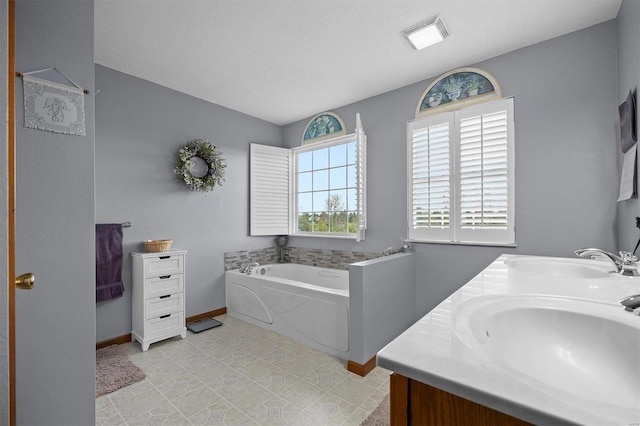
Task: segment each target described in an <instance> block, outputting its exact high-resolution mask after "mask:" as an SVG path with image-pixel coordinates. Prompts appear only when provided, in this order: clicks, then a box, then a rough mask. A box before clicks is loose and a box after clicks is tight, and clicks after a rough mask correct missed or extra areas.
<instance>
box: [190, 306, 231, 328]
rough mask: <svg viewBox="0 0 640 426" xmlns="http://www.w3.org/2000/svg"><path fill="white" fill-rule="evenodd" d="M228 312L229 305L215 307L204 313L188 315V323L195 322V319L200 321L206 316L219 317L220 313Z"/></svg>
mask: <svg viewBox="0 0 640 426" xmlns="http://www.w3.org/2000/svg"><path fill="white" fill-rule="evenodd" d="M226 313H227V307H226V306H225V307H223V308H220V309H215V310H213V311H209V312H204V313H202V314H198V315H194V316H192V317H187V321H186V323H187V324H189V323H190V322H193V321H198V320H201V319H205V318H211V317H217V316H218V315H224V314H226Z"/></svg>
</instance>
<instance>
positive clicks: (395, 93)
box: [0, 0, 640, 415]
mask: <svg viewBox="0 0 640 426" xmlns="http://www.w3.org/2000/svg"><path fill="white" fill-rule="evenodd" d="M88 8H89V7H88V6H87V9H88ZM639 9H640V6H639V5H638V3H637V2H635V1H633V0H624V1H623V2H622V6H621V9H620V12H619V14H618V17H617V18H616V19H613V20H610V21H607V22H604V23H601V24H598V25H595V26H592V27H589V28H585V29H582V30H579V31H576V32H573V33H570V34H567V35H564V36H561V37H558V38H555V39H551V40H547V41H544V42H541V43H539V44H535V45H533V46H529V47H525V48H522V49H519V50H516V51H513V52H509V53H505V54H502V55H500V56H497V57H493V58H490V59H484V60H480V61H478V60H475V61H473V62H472V63H464V64H458V65H460V66H474V67H478V68H480V69H483V70H486V71H487V72H489V73H491V74H492V75H494V76H495V77H496V78H497V79H498V81H499V82H500V84H501V86H502V89H503V92H504V94H505V95H508V96H513V97H514V98H515V102H516V114H517V117H516V134H517V136H516V137H517V142H516V166H515V170H516V172H515V173H516V176H515V180H516V193H515V197H516V223H517V231H516V241H517V247H492V246H482V247H479V246H464V245H445V244H438V245H435V244H414V250H415V257H416V271H415V274H416V277H417V282H416V294H415V298H414V299H415V305H414V306H409V307H407V309H411V310H413V311H415V316H416V318H419V317H421V316H422V315H424V314H425V313H427V312H428V311H429V310H431V309H432V308H433V307H435V306H436V305H437V304H438V303H439V302H440V301H442V300H444V299H445V298H446V297H447V296H449V295H450V294H451V293H453V292H454V291H455V290H457V289H458V288H459V287H460V286H461V285H462V284H464V283H465V282H467V281H468V280H469V279H471V278H472V277H473V276H475V275H476V274H477V273H478V272H479V271H480V270H482V269H483V268H484V267H486V266H487V265H488V264H489V263H491V262H492V261H493V260H494V259H495V258H497V257H498V256H499V255H500V254H502V253H522V254H532V255H546V256H563V257H567V256H571V255H572V253H573V251H574V250H575V249H576V248H579V247H585V246H598V247H602V248H606V249H609V250H617V249H618V248H619V249H627V250H632V249H633V247H634V246H635V242H636V239H637V237H638V231H637V229H636V228H635V224H634V221H633V218H634V217H635V216H636V215H637V213H638V201H637V200H631V201H625V202H619V203H617V202H616V199H617V195H618V184H619V180H620V163H621V159H620V156H619V155H618V154H617V147H618V145H617V143H618V135H617V132H618V130H617V127H616V126H617V122H618V116H617V106H618V105H619V104H620V103H621V102H622V101H623V100H624V99H625V98H626V95H627V93H628V91H629V90H633V89H634V88H636V87H637V85H638V79H639V77H638V76H639V75H640V65H638V59H637V57H635V55H636V53H637V52H636V51H637V49H636V47H637V40H638V38H639V37H640V35H639V32H638V31H639V30H638V29H637V28H638V25H637V24H638V20H639V19H640V17H639V15H640V10H639ZM18 12H19V14H18V21H17V23H18V25H19V26H20V25H22V26H26V27H30V28H31V27H37V26H38V25H36V24H35V23H36V22H37V23H40V22H49V21H51V19H50V18H47V17H46V16H47V14H54V16H58V15H56V13H59V12H55V11H52V10H49V9H47V8H44V7H43V8H42V9H41V10H39V9H38V8H36V7H28V6H27V5H20V8H19V10H18ZM76 12H77V13H79V14H80V15H79V16H84V14H86V16H85V18H86V19H84V20H83V21H82V22H83V24H82V25H81V26H79V27H78V31H81V32H86V34H93V31H94V28H93V21H92V19H93V6H91V10H90V11H89V10H85V8H84V6H82V7H80V8H79V9H77V10H76ZM58 17H59V18H60V19H62V18H66V17H63V16H58ZM49 25H51V26H53V25H54V24H53V23H50V24H49ZM47 29H49V28H47ZM36 31H37V30H36ZM42 31H46V30H42ZM46 34H47V36H50V34H56V32H55V31H51V33H46ZM54 37H55V35H54ZM60 38H61V39H63V40H61V41H67V42H68V41H69V40H67V39H66V38H64V37H62V36H60ZM89 38H90V37H89ZM29 43H33V44H35V42H33V41H29V40H23V39H18V47H19V48H20V49H22V50H21V53H19V54H18V61H17V64H16V67H17V69H21V70H23V69H24V70H26V69H35V68H37V66H38V65H39V64H41V62H47V59H49V61H50V62H51V61H53V58H54V55H53V54H51V53H49V54H47V53H45V52H42V51H41V50H39V49H38V48H36V46H32V45H30V44H29ZM80 48H81V49H86V50H84V51H83V52H84V53H83V58H82V61H78V60H77V58H76V57H75V54H74V55H70V57H68V58H67V61H68V62H75V63H76V64H77V69H75V70H73V72H75V73H79V74H80V75H81V78H80V82H81V83H82V84H84V85H85V86H87V87H89V88H90V89H91V91H92V92H93V91H94V90H95V112H94V111H93V110H92V107H91V106H88V107H87V118H88V123H89V125H90V127H93V126H95V142H94V139H93V137H87V138H81V140H79V141H77V140H72V141H71V142H67V140H66V139H59V140H57V141H56V143H57V146H56V149H58V150H59V151H56V150H54V149H53V148H50V147H48V146H46V142H48V141H47V140H46V138H45V137H44V136H41V135H36V137H35V139H34V141H33V142H34V143H36V144H37V145H36V147H37V149H36V148H34V149H35V150H40V152H38V154H39V155H40V158H41V161H42V163H46V164H43V165H42V166H41V168H43V170H39V171H36V173H34V174H33V176H29V174H28V173H24V174H21V175H19V179H20V178H22V179H24V180H25V181H26V182H34V181H35V182H38V183H40V184H43V185H42V186H43V189H42V191H43V192H47V191H48V192H49V193H51V194H54V195H55V196H59V197H60V198H61V199H63V200H64V201H65V203H67V204H70V205H71V206H73V214H72V215H66V212H67V210H66V207H65V208H63V207H62V206H58V204H56V203H53V204H49V205H47V208H45V209H42V208H41V209H40V211H41V213H40V215H39V216H38V218H39V219H40V221H41V222H42V223H43V224H42V225H41V227H38V228H36V229H35V230H34V231H33V232H34V234H35V235H38V234H46V233H47V232H49V231H50V229H49V228H47V227H45V225H46V223H47V222H48V218H49V214H50V215H51V216H55V217H56V224H55V226H56V227H58V228H59V229H58V230H57V231H56V232H55V233H54V236H56V237H57V241H56V242H50V243H49V244H50V246H47V249H48V252H50V253H63V254H65V255H66V256H65V258H64V260H62V261H61V262H63V263H62V264H63V265H64V266H65V269H66V270H68V271H69V272H65V274H67V275H63V279H60V280H59V281H67V280H71V278H72V277H74V276H75V275H77V274H80V276H82V277H84V278H85V279H86V281H91V280H92V277H93V269H92V268H93V259H92V258H91V256H90V255H91V251H92V247H93V240H92V239H91V238H90V237H89V234H91V233H92V230H93V224H94V223H105V222H125V221H131V222H132V227H131V228H127V229H125V231H124V249H125V253H129V252H131V251H140V250H141V249H142V247H141V244H140V242H141V241H142V240H145V239H149V238H172V239H173V240H174V243H173V245H174V247H176V248H181V249H186V250H188V257H187V261H186V268H187V269H186V274H187V281H188V287H187V288H188V290H187V293H186V309H187V312H186V315H187V316H195V315H199V314H202V313H206V312H211V311H216V310H218V309H221V308H224V306H225V291H224V253H225V252H234V251H240V250H253V249H262V248H266V247H272V246H273V245H274V241H273V237H250V236H249V232H248V228H249V225H248V224H249V209H248V200H249V185H248V178H249V158H248V153H249V143H250V142H257V143H261V144H267V145H273V146H284V147H294V146H297V145H299V142H300V137H301V135H302V133H303V131H304V129H305V126H306V125H307V123H308V120H309V118H310V117H307V118H304V119H301V120H298V121H295V122H293V123H289V124H286V125H284V126H280V125H276V124H273V123H269V122H267V121H264V120H260V119H257V118H254V117H251V116H249V115H245V114H242V113H239V112H236V111H233V110H230V109H227V108H224V107H222V106H219V105H215V104H212V103H209V102H206V101H204V100H201V99H197V98H194V97H191V96H188V95H185V94H183V93H180V92H177V91H174V90H171V89H168V88H166V87H163V86H161V85H158V84H154V83H151V82H149V81H145V80H142V79H139V78H136V77H133V76H131V75H127V74H125V73H122V72H119V71H116V70H114V69H111V68H109V67H108V66H105V65H101V64H100V63H99V62H98V63H97V64H95V67H94V65H93V47H90V48H89V47H87V46H81V47H80ZM27 51H28V52H31V53H29V54H28V55H27V54H26V53H25V52H27ZM54 53H55V54H57V55H63V53H61V52H54ZM65 54H67V53H65ZM42 57H44V58H46V59H42ZM64 59H65V58H64V57H63V58H62V59H61V60H63V61H64ZM45 65H46V64H45ZM451 68H453V67H451ZM436 77H437V75H425V76H424V78H423V79H422V80H421V81H418V82H416V83H414V84H410V85H408V86H405V87H401V88H399V89H395V90H392V91H390V92H386V93H382V94H379V95H377V96H374V97H371V98H368V99H364V100H362V101H359V102H356V103H353V104H348V105H344V106H340V107H336V108H332V111H334V112H336V113H337V114H339V115H340V116H341V117H343V118H344V120H345V123H346V126H347V128H348V129H349V131H352V130H353V129H354V127H355V116H356V113H360V115H361V117H362V121H363V125H364V129H365V131H366V133H367V137H368V157H367V166H368V182H367V183H368V218H367V219H368V229H367V235H366V239H365V240H364V241H361V242H358V243H356V242H355V241H352V240H337V239H311V238H302V237H290V239H289V243H288V244H289V246H290V247H301V248H310V249H333V250H344V251H354V252H377V253H381V252H382V251H383V250H384V249H385V248H386V247H388V246H390V245H392V246H395V247H400V246H401V245H402V244H403V243H404V240H405V238H406V191H405V188H406V155H405V151H404V146H405V138H406V121H407V120H410V119H412V118H413V117H414V112H415V107H416V103H417V101H418V98H419V96H420V94H421V93H422V92H423V91H424V89H425V88H426V87H427V86H428V85H429V83H430V82H431V81H432V80H433V79H434V78H436ZM94 79H95V82H94ZM318 112H320V111H318ZM94 119H95V121H94ZM18 120H19V118H18ZM17 132H18V137H20V136H21V135H25V134H27V131H25V130H24V129H21V128H20V126H18V129H17ZM32 134H33V131H28V135H29V136H31V135H32ZM198 137H207V138H209V139H210V140H212V141H213V142H214V143H215V144H216V146H217V147H218V148H219V149H220V150H221V151H222V152H223V153H224V157H225V159H226V161H227V164H228V168H227V174H226V181H225V182H224V184H223V185H222V186H220V187H219V188H216V189H215V190H214V191H213V192H211V193H207V194H197V193H191V192H189V191H187V190H186V189H185V188H184V187H183V186H182V185H181V184H180V183H179V182H177V181H176V180H175V176H174V175H173V174H172V173H170V171H171V169H172V167H173V166H174V163H175V152H176V148H177V147H178V146H179V145H181V144H184V143H186V142H187V141H188V140H190V139H193V138H198ZM94 150H95V153H94ZM60 152H62V154H60ZM94 155H95V166H94ZM44 159H47V160H49V161H44ZM69 159H71V160H73V161H74V162H77V164H76V165H74V166H73V167H72V168H73V169H74V170H73V173H71V171H68V172H63V171H60V170H62V169H65V170H68V169H70V168H69V166H68V163H69ZM65 173H67V174H65ZM48 175H51V176H54V177H55V179H53V181H52V182H51V184H50V185H52V186H51V187H49V186H47V185H44V183H47V179H46V176H48ZM78 176H80V177H81V179H78ZM65 185H69V188H67V189H64V190H62V189H56V188H59V187H64V186H65ZM80 194H81V195H80ZM94 200H95V202H94ZM40 207H41V206H40ZM67 207H68V206H67ZM58 220H59V221H61V222H62V223H60V224H58V223H57V221H58ZM80 231H83V232H80ZM83 233H84V234H86V235H84V234H83ZM42 256H44V255H42ZM78 259H80V260H82V264H83V265H84V264H86V266H85V267H77V264H78V263H80V262H79V261H78ZM130 267H131V261H130V258H129V257H128V256H126V257H125V263H124V270H125V271H126V270H130ZM19 272H20V273H21V272H22V271H19ZM123 278H124V282H125V295H124V296H123V297H122V298H121V299H118V300H115V301H112V302H109V303H103V304H100V305H98V306H97V307H95V311H94V309H93V307H94V306H95V305H94V304H93V303H92V302H93V293H91V292H84V293H75V292H74V290H75V289H73V288H69V289H66V290H65V291H66V292H68V293H69V294H70V295H69V297H70V303H69V302H67V306H74V309H76V310H77V312H76V314H75V316H76V318H78V321H80V322H84V323H85V324H91V325H93V324H94V322H95V330H94V329H93V327H87V328H88V330H85V329H82V330H80V331H78V330H75V329H74V327H78V326H77V325H74V324H73V323H69V322H66V321H65V322H62V323H61V324H60V327H65V328H68V329H69V330H74V332H75V333H77V335H78V336H81V337H83V340H82V342H81V343H80V347H81V348H82V349H83V350H84V351H85V352H87V353H89V355H88V356H87V355H86V354H85V355H84V356H81V355H78V354H74V355H71V358H74V357H80V358H76V359H75V360H74V362H75V363H76V364H75V365H85V366H89V367H90V368H88V369H91V368H93V367H92V366H91V365H90V363H91V362H92V359H91V357H92V356H93V352H92V346H95V343H96V342H101V341H105V340H109V339H113V338H117V337H119V336H123V335H127V334H128V333H130V332H131V277H130V276H129V275H127V274H126V273H125V274H124V277H123ZM45 282H46V281H45ZM43 285H44V282H43ZM17 297H23V296H17ZM19 302H20V300H18V303H19ZM86 303H88V304H89V305H90V306H86V307H80V308H78V306H83V304H86ZM2 309H4V308H2ZM94 315H95V318H94ZM39 319H41V320H42V318H39ZM34 321H35V320H34ZM94 333H95V335H94ZM87 339H89V340H91V342H89V343H90V344H88V343H87V342H86V340H87ZM56 350H58V351H59V352H57V353H58V355H57V356H58V357H61V358H62V357H64V356H66V355H65V354H66V352H64V351H63V350H62V349H56ZM80 370H81V371H84V370H86V369H80ZM91 374H92V372H91V371H89V376H91ZM92 385H93V384H92V383H91V384H89V385H87V384H80V385H79V386H78V387H79V389H80V390H79V391H78V392H80V391H81V390H82V391H84V394H83V395H79V396H78V398H80V399H81V400H82V402H83V406H84V404H85V403H87V404H91V402H90V401H89V400H86V401H85V399H87V397H86V394H87V393H88V394H89V396H91V390H89V391H87V389H88V388H90V387H91V386H92ZM0 394H1V392H0ZM89 399H90V398H89ZM66 404H67V405H66V406H70V404H71V402H66ZM61 406H62V407H64V406H65V403H62V404H61ZM87 411H88V412H93V411H92V410H91V409H89V410H87ZM0 412H1V411H0ZM87 415H89V414H87Z"/></svg>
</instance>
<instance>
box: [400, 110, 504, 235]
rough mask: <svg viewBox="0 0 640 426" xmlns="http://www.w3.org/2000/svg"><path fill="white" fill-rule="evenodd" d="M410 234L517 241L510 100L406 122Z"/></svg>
mask: <svg viewBox="0 0 640 426" xmlns="http://www.w3.org/2000/svg"><path fill="white" fill-rule="evenodd" d="M407 162H408V163H407V184H408V185H407V186H408V194H407V195H408V196H407V200H408V206H407V207H408V209H407V211H408V218H407V220H408V239H409V240H416V241H448V242H470V243H488V244H512V243H514V242H515V225H514V164H513V163H514V118H513V99H512V98H508V99H500V100H497V101H492V102H487V103H485V104H481V105H476V106H472V107H468V108H463V109H460V110H456V111H451V112H445V113H442V114H437V115H432V116H428V117H426V118H423V119H419V120H415V121H410V122H408V123H407Z"/></svg>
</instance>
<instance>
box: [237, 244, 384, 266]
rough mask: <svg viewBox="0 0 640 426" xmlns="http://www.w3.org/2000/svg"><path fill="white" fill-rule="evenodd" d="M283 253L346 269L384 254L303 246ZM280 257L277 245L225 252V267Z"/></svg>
mask: <svg viewBox="0 0 640 426" xmlns="http://www.w3.org/2000/svg"><path fill="white" fill-rule="evenodd" d="M283 255H284V259H285V260H286V261H287V262H291V263H299V264H301V265H310V266H319V267H321V268H333V269H345V270H346V269H349V265H350V264H352V263H356V262H362V261H363V260H369V259H375V258H378V257H381V256H382V254H381V253H365V252H356V251H347V250H321V249H309V248H302V247H286V248H285V249H284V253H283ZM279 257H280V253H279V250H278V248H277V247H267V248H264V249H256V250H241V251H232V252H226V253H225V254H224V269H225V271H229V270H232V269H238V268H240V265H242V264H243V263H248V262H258V263H260V264H265V263H275V262H277V261H278V259H279Z"/></svg>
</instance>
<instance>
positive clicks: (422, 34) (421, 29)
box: [401, 16, 449, 50]
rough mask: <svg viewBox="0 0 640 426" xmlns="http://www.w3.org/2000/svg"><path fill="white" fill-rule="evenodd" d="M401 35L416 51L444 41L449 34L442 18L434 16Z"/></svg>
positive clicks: (403, 31)
mask: <svg viewBox="0 0 640 426" xmlns="http://www.w3.org/2000/svg"><path fill="white" fill-rule="evenodd" d="M401 34H402V35H403V36H404V37H405V38H406V39H407V40H408V41H409V43H410V44H411V46H412V47H413V48H414V49H416V50H420V49H424V48H425V47H428V46H431V45H433V44H436V43H440V42H441V41H442V40H444V39H445V38H446V37H447V36H448V35H449V32H448V31H447V28H446V27H445V26H444V22H443V21H442V18H440V16H434V17H432V18H429V19H427V20H424V21H422V22H419V23H417V24H415V25H412V26H411V27H409V28H407V29H404V30H402V31H401Z"/></svg>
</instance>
